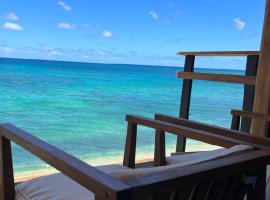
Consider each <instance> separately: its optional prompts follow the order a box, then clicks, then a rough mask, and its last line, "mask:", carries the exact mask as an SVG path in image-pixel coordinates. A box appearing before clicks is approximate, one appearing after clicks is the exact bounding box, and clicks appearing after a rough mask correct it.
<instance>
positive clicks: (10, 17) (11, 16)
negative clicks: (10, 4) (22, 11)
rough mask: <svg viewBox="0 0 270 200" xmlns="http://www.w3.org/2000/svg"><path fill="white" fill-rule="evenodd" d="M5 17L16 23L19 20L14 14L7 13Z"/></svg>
mask: <svg viewBox="0 0 270 200" xmlns="http://www.w3.org/2000/svg"><path fill="white" fill-rule="evenodd" d="M5 17H6V18H7V19H9V20H14V21H15V20H18V19H19V17H18V16H17V15H15V14H14V13H13V12H10V13H7V14H6V15H5Z"/></svg>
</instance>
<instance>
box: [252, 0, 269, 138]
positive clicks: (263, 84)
mask: <svg viewBox="0 0 270 200" xmlns="http://www.w3.org/2000/svg"><path fill="white" fill-rule="evenodd" d="M269 77H270V0H267V1H266V9H265V17H264V26H263V33H262V41H261V50H260V59H259V66H258V72H257V79H256V88H255V96H254V105H253V111H254V112H258V113H262V114H267V113H268V110H269V102H270V78H269ZM251 133H252V134H254V135H258V136H265V135H266V122H265V121H263V120H261V119H253V120H252V123H251Z"/></svg>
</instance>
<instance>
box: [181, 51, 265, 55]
mask: <svg viewBox="0 0 270 200" xmlns="http://www.w3.org/2000/svg"><path fill="white" fill-rule="evenodd" d="M259 54H260V52H259V51H205V52H178V53H177V55H181V56H189V55H190V56H251V55H259Z"/></svg>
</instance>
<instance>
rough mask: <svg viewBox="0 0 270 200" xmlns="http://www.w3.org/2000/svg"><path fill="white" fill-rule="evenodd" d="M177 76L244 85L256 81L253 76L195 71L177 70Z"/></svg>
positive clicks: (252, 83)
mask: <svg viewBox="0 0 270 200" xmlns="http://www.w3.org/2000/svg"><path fill="white" fill-rule="evenodd" d="M177 78H183V79H196V80H205V81H216V82H225V83H238V84H245V85H254V84H255V82H256V77H255V76H241V75H231V74H210V73H195V72H177Z"/></svg>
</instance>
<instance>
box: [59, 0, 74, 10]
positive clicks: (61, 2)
mask: <svg viewBox="0 0 270 200" xmlns="http://www.w3.org/2000/svg"><path fill="white" fill-rule="evenodd" d="M58 5H59V6H62V7H63V9H64V10H65V11H71V6H69V5H67V4H66V3H65V2H64V1H58Z"/></svg>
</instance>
